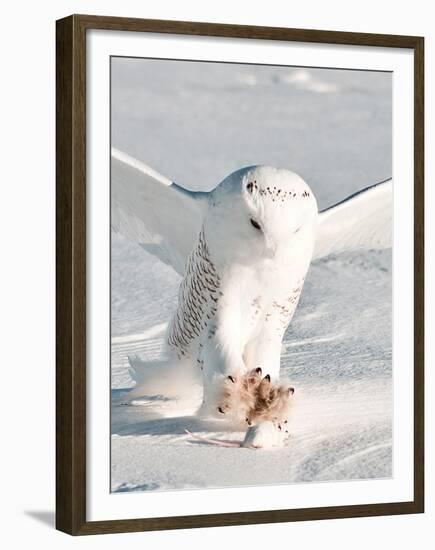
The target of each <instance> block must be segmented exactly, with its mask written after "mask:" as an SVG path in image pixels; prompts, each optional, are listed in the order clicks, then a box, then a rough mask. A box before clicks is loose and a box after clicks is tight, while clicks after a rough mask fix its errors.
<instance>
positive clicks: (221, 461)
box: [110, 56, 393, 493]
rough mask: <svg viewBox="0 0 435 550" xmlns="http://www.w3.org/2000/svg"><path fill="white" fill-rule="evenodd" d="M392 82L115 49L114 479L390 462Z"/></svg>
mask: <svg viewBox="0 0 435 550" xmlns="http://www.w3.org/2000/svg"><path fill="white" fill-rule="evenodd" d="M392 85H393V75H392V73H391V72H389V71H367V70H346V69H334V68H316V67H302V66H278V65H260V64H242V63H219V62H206V61H195V60H171V59H149V58H148V59H147V58H131V57H122V56H113V57H111V59H110V87H111V88H110V94H111V104H110V112H111V147H112V148H111V227H112V232H111V491H112V492H114V493H123V492H141V491H146V492H150V491H172V490H182V489H200V488H201V489H203V488H223V487H243V486H261V485H277V484H297V483H311V482H331V481H349V480H367V479H385V478H391V477H392V475H393V460H392V438H393V432H392V407H393V371H392V248H391V247H392V217H393V181H392Z"/></svg>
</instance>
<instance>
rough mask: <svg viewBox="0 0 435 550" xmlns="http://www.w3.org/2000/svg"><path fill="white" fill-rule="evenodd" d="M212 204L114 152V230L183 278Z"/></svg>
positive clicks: (112, 178) (200, 195)
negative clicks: (190, 254)
mask: <svg viewBox="0 0 435 550" xmlns="http://www.w3.org/2000/svg"><path fill="white" fill-rule="evenodd" d="M207 202H208V193H201V192H193V191H188V190H187V189H184V188H183V187H181V186H179V185H177V184H175V183H173V182H171V181H170V180H168V179H167V178H165V177H164V176H162V175H160V174H159V173H157V172H155V171H154V170H152V169H151V168H149V167H148V166H146V165H145V164H143V163H142V162H140V161H138V160H136V159H134V158H132V157H130V156H129V155H127V154H126V153H122V152H121V151H118V150H117V149H112V162H111V213H112V219H111V225H112V229H114V231H116V232H119V233H121V234H122V235H123V236H124V237H127V238H128V239H130V240H132V241H134V242H136V243H138V244H139V245H140V246H141V247H142V248H144V249H145V250H146V251H148V252H150V253H152V254H154V255H155V256H157V257H158V258H159V259H160V260H162V261H163V262H164V263H166V264H169V265H171V266H172V267H173V268H174V269H175V271H177V273H179V274H180V275H184V267H185V263H186V260H187V257H188V255H189V253H190V252H191V250H192V249H193V247H194V245H195V243H196V240H197V238H198V235H199V232H200V230H201V226H202V222H203V218H204V214H205V210H206V208H207Z"/></svg>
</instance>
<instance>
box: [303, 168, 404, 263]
mask: <svg viewBox="0 0 435 550" xmlns="http://www.w3.org/2000/svg"><path fill="white" fill-rule="evenodd" d="M392 219H393V182H392V180H391V179H389V180H386V181H383V182H381V183H378V184H376V185H373V186H372V187H368V188H367V189H363V190H362V191H359V192H358V193H355V194H354V195H351V196H350V197H348V198H347V199H345V200H343V201H341V202H339V203H338V204H336V205H334V206H332V207H330V208H327V209H326V210H324V211H322V212H320V214H319V225H318V231H317V239H316V245H315V248H314V254H313V260H316V259H319V258H323V257H324V256H328V255H329V254H338V253H340V252H344V251H346V250H357V249H376V248H389V247H391V242H392Z"/></svg>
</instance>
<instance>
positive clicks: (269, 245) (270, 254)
mask: <svg viewBox="0 0 435 550" xmlns="http://www.w3.org/2000/svg"><path fill="white" fill-rule="evenodd" d="M265 240H266V247H265V248H266V249H265V256H266V258H274V257H275V254H276V244H275V243H274V242H273V241H272V240H271V239H269V238H268V237H267V236H265Z"/></svg>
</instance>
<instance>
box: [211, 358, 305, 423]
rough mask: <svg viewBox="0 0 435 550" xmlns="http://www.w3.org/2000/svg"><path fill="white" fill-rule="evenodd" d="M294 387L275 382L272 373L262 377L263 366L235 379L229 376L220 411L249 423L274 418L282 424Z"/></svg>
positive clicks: (287, 412)
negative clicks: (272, 379) (271, 376)
mask: <svg viewBox="0 0 435 550" xmlns="http://www.w3.org/2000/svg"><path fill="white" fill-rule="evenodd" d="M293 394H294V389H293V388H292V387H290V386H287V385H283V384H273V383H272V382H271V380H270V376H268V375H266V376H264V377H262V370H261V368H257V369H254V370H252V371H250V372H249V373H247V374H245V375H243V376H241V377H238V378H235V377H233V376H228V377H227V379H226V380H225V381H224V384H223V388H222V391H221V395H220V400H219V406H218V411H219V412H220V413H221V414H229V415H232V416H237V419H238V420H242V421H246V422H247V423H248V424H249V425H252V424H257V423H259V422H264V421H271V422H274V423H276V424H278V425H280V424H282V423H285V422H286V421H287V418H288V414H289V408H290V399H291V396H292V395H293Z"/></svg>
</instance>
